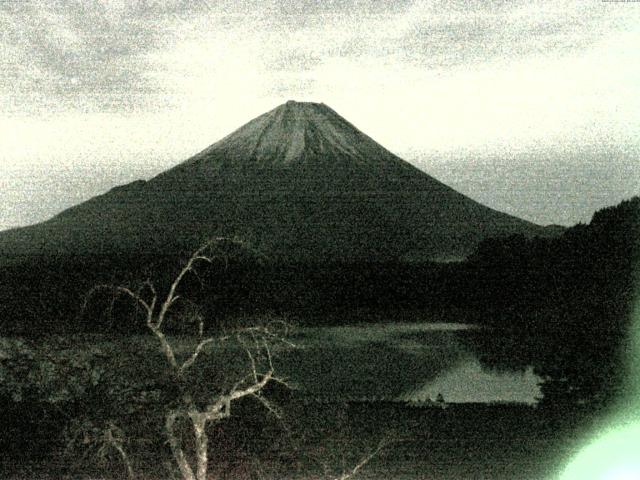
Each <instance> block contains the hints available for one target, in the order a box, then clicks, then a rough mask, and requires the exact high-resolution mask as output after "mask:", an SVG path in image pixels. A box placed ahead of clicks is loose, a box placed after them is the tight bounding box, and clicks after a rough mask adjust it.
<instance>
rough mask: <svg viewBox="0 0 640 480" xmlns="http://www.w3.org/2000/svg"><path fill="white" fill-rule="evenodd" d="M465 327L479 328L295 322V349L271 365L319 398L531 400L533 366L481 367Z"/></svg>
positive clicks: (534, 379)
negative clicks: (511, 368)
mask: <svg viewBox="0 0 640 480" xmlns="http://www.w3.org/2000/svg"><path fill="white" fill-rule="evenodd" d="M471 332H473V333H474V334H475V335H477V334H481V335H482V334H483V332H482V330H480V329H479V328H478V327H477V326H474V325H468V324H459V323H431V324H430V323H422V324H416V323H412V324H387V323H385V324H366V325H361V326H344V327H317V328H313V327H307V328H300V329H299V330H298V331H297V332H296V333H295V334H294V337H293V339H292V340H293V342H294V343H295V344H296V345H297V346H298V348H297V349H296V350H294V351H291V352H286V353H284V354H283V356H282V357H281V358H280V359H279V363H278V365H277V368H278V369H279V371H280V373H281V375H284V376H286V377H288V378H290V380H291V381H292V382H293V383H294V384H296V385H298V386H299V387H300V388H301V390H303V391H304V392H306V393H307V394H309V395H310V396H312V397H315V398H318V399H325V400H330V399H359V400H365V399H371V400H372V399H381V400H404V401H409V402H418V403H419V402H422V401H425V400H428V399H432V400H435V399H436V396H437V395H438V394H441V395H442V396H443V397H444V400H445V401H447V402H451V403H465V402H518V403H528V404H533V403H535V402H536V399H537V398H538V397H539V396H540V388H539V386H538V383H539V382H540V378H539V377H538V376H536V375H535V374H534V373H533V371H532V369H531V368H529V369H526V370H524V371H519V372H518V371H504V370H500V371H494V370H490V369H488V368H485V367H484V366H483V365H482V364H481V362H480V360H479V359H478V357H477V355H476V354H475V353H474V352H472V351H471V349H470V348H469V346H468V343H465V342H464V337H463V336H464V335H467V334H469V333H471ZM486 334H487V335H489V334H490V333H489V332H486ZM492 334H495V333H492Z"/></svg>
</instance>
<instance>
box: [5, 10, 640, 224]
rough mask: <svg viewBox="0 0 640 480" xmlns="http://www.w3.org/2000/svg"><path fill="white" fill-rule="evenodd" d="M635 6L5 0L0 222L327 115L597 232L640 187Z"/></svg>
mask: <svg viewBox="0 0 640 480" xmlns="http://www.w3.org/2000/svg"><path fill="white" fill-rule="evenodd" d="M639 20H640V3H634V2H601V1H590V2H573V1H570V2H561V1H550V2H546V1H544V2H518V1H453V0H452V1H431V2H419V1H394V2H379V1H373V0H369V1H357V2H347V1H341V0H336V1H331V2H315V1H311V0H309V1H298V2H293V1H282V0H281V1H278V0H273V1H268V2H258V1H244V2H233V1H216V2H213V1H204V0H199V1H197V0H194V1H186V0H174V1H164V2H160V1H153V0H147V1H143V0H140V1H123V0H121V1H116V0H112V1H98V0H87V1H71V0H49V1H47V2H36V1H28V0H26V1H25V0H20V1H12V0H8V1H7V0H5V1H3V2H0V55H1V57H0V58H1V60H0V61H1V62H2V68H0V145H2V148H1V149H0V202H1V203H2V205H3V209H2V210H1V211H0V229H5V228H10V227H14V226H20V225H26V224H30V223H34V222H38V221H41V220H44V219H47V218H49V217H50V216H52V215H53V214H55V213H57V212H59V211H61V210H62V209H64V208H66V207H68V206H71V205H74V204H77V203H79V202H81V201H83V200H86V199H88V198H90V197H92V196H94V195H96V194H99V193H103V192H104V191H105V190H107V189H109V188H111V187H113V186H115V185H118V184H122V183H125V182H129V181H132V180H135V179H138V178H149V177H150V176H153V175H155V174H157V173H159V172H161V171H163V170H165V169H166V168H168V167H170V166H173V165H175V164H177V163H179V162H180V161H183V160H185V159H186V158H187V157H189V156H190V155H192V154H194V153H196V152H198V151H200V150H202V149H203V148H205V147H206V146H208V145H209V144H211V143H213V142H215V141H216V140H218V139H220V138H221V137H223V136H224V135H226V134H228V133H229V132H231V131H232V130H234V129H235V128H237V127H239V126H240V125H242V124H243V123H245V122H247V121H248V120H250V119H251V118H253V117H255V116H257V115H259V114H261V113H263V112H265V111H267V110H269V109H271V108H273V107H275V106H277V105H278V104H280V103H283V102H284V101H286V100H288V99H296V100H311V101H318V102H324V103H326V104H327V105H330V106H331V107H332V108H333V109H335V110H336V111H337V112H338V113H340V114H341V115H342V116H344V117H345V118H347V119H348V120H349V121H351V122H353V123H354V124H355V125H356V126H357V127H358V128H359V129H361V130H363V131H364V132H365V133H367V134H368V135H370V136H372V137H373V138H374V139H375V140H376V141H378V142H380V143H381V144H382V145H384V146H385V147H387V148H389V149H390V150H392V151H393V152H394V153H396V154H398V155H400V156H401V157H403V158H404V159H406V160H408V161H410V162H412V163H414V164H415V165H416V166H418V167H419V168H421V169H423V170H425V171H426V172H427V173H429V174H430V175H433V176H435V177H436V178H438V179H440V180H441V181H443V182H445V183H447V184H448V185H450V186H451V187H453V188H455V189H457V190H459V191H460V192H462V193H465V194H467V195H469V196H471V197H472V198H473V199H475V200H478V201H480V202H482V203H484V204H486V205H488V206H490V207H493V208H496V209H498V210H501V211H505V212H507V213H510V214H513V215H516V216H519V217H521V218H524V219H527V220H531V221H534V222H536V223H540V224H549V223H559V224H565V225H570V224H573V223H576V222H579V221H583V222H585V221H588V220H589V218H590V216H591V214H592V213H593V211H594V210H596V209H598V208H602V207H604V206H607V205H611V204H614V203H617V202H619V201H620V200H621V199H623V198H628V197H630V196H632V195H634V194H638V193H640V191H639V190H640V188H639V185H640V168H638V164H639V162H638V160H639V159H638V156H639V155H638V154H639V152H640V135H639V134H640V122H639V121H638V120H640V118H639V117H640V51H639V50H638V48H637V46H638V45H639V44H640V21H639Z"/></svg>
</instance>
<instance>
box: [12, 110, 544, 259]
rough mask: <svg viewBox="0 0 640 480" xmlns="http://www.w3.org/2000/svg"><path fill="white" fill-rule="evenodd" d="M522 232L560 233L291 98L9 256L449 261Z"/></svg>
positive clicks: (34, 234) (16, 235)
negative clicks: (204, 246) (232, 250)
mask: <svg viewBox="0 0 640 480" xmlns="http://www.w3.org/2000/svg"><path fill="white" fill-rule="evenodd" d="M496 188H500V187H499V186H496ZM514 233H521V234H524V235H526V236H534V235H547V234H550V233H551V232H549V231H548V230H546V229H545V228H544V227H541V226H538V225H535V224H532V223H529V222H526V221H524V220H521V219H518V218H515V217H513V216H510V215H507V214H504V213H501V212H498V211H496V210H493V209H491V208H488V207H486V206H483V205H481V204H479V203H477V202H475V201H473V200H471V199H470V198H468V197H466V196H464V195H462V194H460V193H458V192H456V191H455V190H453V189H451V188H449V187H448V186H446V185H444V184H443V183H441V182H439V181H438V180H436V179H434V178H432V177H430V176H429V175H427V174H426V173H424V172H422V171H420V170H418V169H417V168H415V167H413V166H412V165H410V164H409V163H407V162H405V161H404V160H402V159H401V158H399V157H397V156H396V155H394V154H393V153H391V152H390V151H388V150H386V149H385V148H384V147H382V146H381V145H379V144H378V143H376V142H375V141H374V140H372V139H371V138H369V137H368V136H367V135H365V134H364V133H362V132H360V131H359V130H358V129H357V128H356V127H354V126H353V125H352V124H351V123H349V122H348V121H347V120H345V119H344V118H342V117H341V116H340V115H338V114H337V113H336V112H335V111H333V110H332V109H331V108H329V107H327V106H326V105H324V104H318V103H306V102H305V103H301V102H293V101H289V102H287V103H286V104H283V105H281V106H279V107H277V108H275V109H273V110H271V111H269V112H267V113H265V114H263V115H261V116H259V117H257V118H255V119H254V120H252V121H250V122H249V123H247V124H246V125H244V126H242V127H241V128H239V129H238V130H236V131H235V132H233V133H231V134H230V135H228V136H227V137H225V138H223V139H222V140H220V141H218V142H217V143H214V144H213V145H211V146H210V147H208V148H206V149H205V150H203V151H202V152H200V153H198V154H197V155H195V156H193V157H192V158H190V159H188V160H186V161H184V162H183V163H181V164H179V165H177V166H175V167H174V168H172V169H170V170H168V171H166V172H164V173H161V174H160V175H158V176H156V177H155V178H152V179H151V180H149V181H136V182H133V183H130V184H128V185H124V186H120V187H116V188H114V189H112V190H110V191H109V192H107V193H105V194H104V195H100V196H98V197H95V198H92V199H91V200H89V201H87V202H84V203H82V204H80V205H77V206H75V207H72V208H70V209H68V210H66V211H64V212H62V213H60V214H59V215H57V216H55V217H53V218H52V219H50V220H48V221H46V222H43V223H40V224H38V225H34V226H30V227H25V228H21V229H15V230H10V231H7V232H3V233H1V234H0V257H1V258H2V259H3V261H4V262H10V261H12V260H13V261H15V260H21V259H24V258H35V257H43V258H52V257H55V256H64V255H69V254H72V255H82V254H91V255H95V254H104V255H114V254H126V253H130V254H136V253H138V254H144V253H148V254H151V255H156V254H167V255H170V254H173V253H175V252H177V251H181V250H183V249H189V248H193V247H194V246H195V245H196V244H198V243H200V242H202V241H203V239H205V238H207V237H212V236H238V237H241V238H244V239H246V240H248V241H249V242H250V243H252V244H253V245H254V246H255V247H256V248H258V249H260V250H261V251H262V252H263V253H265V254H266V255H267V256H269V257H271V258H273V259H287V260H295V261H327V260H337V261H345V260H346V261H355V260H371V261H383V260H398V259H401V260H427V259H431V260H445V259H454V258H462V257H465V256H467V255H468V254H469V253H471V252H472V251H473V249H474V248H475V246H476V245H477V244H478V243H479V242H480V241H481V240H483V239H484V238H487V237H499V236H504V235H509V234H514ZM554 233H555V231H554Z"/></svg>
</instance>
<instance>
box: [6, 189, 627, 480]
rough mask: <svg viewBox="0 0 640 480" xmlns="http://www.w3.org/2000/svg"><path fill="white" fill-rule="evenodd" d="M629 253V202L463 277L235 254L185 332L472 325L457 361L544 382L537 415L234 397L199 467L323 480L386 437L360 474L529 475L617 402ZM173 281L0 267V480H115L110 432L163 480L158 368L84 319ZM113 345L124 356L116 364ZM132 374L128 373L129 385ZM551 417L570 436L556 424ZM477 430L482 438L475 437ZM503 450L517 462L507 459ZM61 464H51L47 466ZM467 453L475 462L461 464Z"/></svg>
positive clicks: (115, 313)
mask: <svg viewBox="0 0 640 480" xmlns="http://www.w3.org/2000/svg"><path fill="white" fill-rule="evenodd" d="M639 239H640V198H634V199H632V200H629V201H626V202H623V203H622V204H620V205H618V206H615V207H611V208H607V209H604V210H601V211H599V212H597V213H596V214H595V215H594V217H593V219H592V221H591V222H590V223H589V224H588V225H577V226H575V227H573V228H570V229H568V230H567V231H566V232H565V233H564V234H563V235H561V236H559V237H557V238H535V239H527V238H525V237H524V236H514V237H509V238H506V239H499V240H486V241H484V242H482V243H481V244H480V246H479V248H478V249H477V251H476V252H475V254H474V255H473V256H472V257H470V258H469V259H468V260H467V261H465V262H460V263H448V264H433V263H401V262H386V263H351V264H346V263H339V264H338V263H330V262H329V263H324V264H300V263H291V264H282V263H278V264H275V263H274V262H271V261H270V259H269V258H260V257H259V256H257V255H256V254H255V253H254V252H246V251H245V250H240V249H238V250H235V249H233V248H235V247H231V248H232V250H229V251H228V252H227V255H226V257H227V258H228V259H229V261H228V262H222V263H220V264H215V265H211V266H210V267H209V268H207V269H205V270H203V271H202V272H201V275H200V277H199V278H198V277H195V276H194V277H190V278H189V279H186V280H185V284H184V289H185V291H189V292H191V293H190V295H189V298H190V300H191V302H192V303H189V304H184V305H183V306H182V307H181V309H182V310H180V311H179V312H178V314H179V315H180V316H181V318H187V317H188V316H189V308H195V307H194V306H197V308H198V313H199V314H200V315H201V316H202V317H203V318H207V319H210V323H208V324H207V325H206V326H205V329H206V330H207V331H217V330H219V329H220V328H221V326H222V325H223V324H229V323H233V322H238V321H241V320H242V319H246V318H258V317H264V316H271V317H276V318H281V317H287V318H289V319H290V320H291V321H293V322H296V323H302V324H305V323H307V324H312V325H319V324H347V323H349V322H352V321H358V322H363V321H372V322H374V321H375V322H380V321H389V322H391V321H397V320H398V319H401V320H403V321H410V320H414V321H448V322H451V321H460V322H468V323H477V324H481V325H484V326H485V327H486V328H487V329H490V330H491V331H492V334H491V335H486V334H484V335H477V336H476V335H473V334H472V333H465V337H464V338H465V341H466V342H467V344H468V346H469V348H470V349H473V350H474V351H475V352H476V353H477V354H478V355H479V356H480V358H481V359H482V361H483V363H484V364H485V365H486V366H487V368H496V369H507V370H514V369H515V370H517V369H524V368H526V367H527V366H533V367H534V369H535V371H536V373H538V374H539V375H540V376H541V377H542V379H543V380H544V382H543V384H542V392H543V398H542V401H541V405H540V406H541V408H537V409H531V408H529V407H516V406H513V407H505V406H502V407H498V406H493V407H488V406H484V407H481V406H475V407H473V409H472V410H465V409H462V408H460V407H456V408H452V409H448V410H446V411H439V410H434V409H409V408H408V407H406V406H403V405H400V404H379V405H369V404H367V405H365V404H357V405H355V404H354V405H341V404H339V403H337V404H335V405H327V406H319V405H317V404H314V405H313V406H312V407H309V406H305V405H304V402H303V401H302V399H301V398H299V394H298V393H297V392H293V393H292V392H289V391H286V390H283V389H280V388H279V387H278V386H275V387H272V388H271V390H270V391H268V392H267V393H266V396H267V397H269V398H273V399H275V400H276V401H277V402H279V404H280V405H281V406H283V408H282V411H284V412H285V413H286V415H284V420H282V419H277V418H275V416H273V415H265V414H264V411H263V410H260V411H259V412H258V410H259V409H261V408H262V407H261V406H260V405H259V404H257V403H256V402H254V401H252V400H251V399H247V400H246V401H245V400H242V403H241V405H240V406H239V407H238V408H239V410H238V415H234V416H233V417H232V418H230V419H228V421H227V422H224V423H222V424H220V425H216V426H215V428H214V430H215V431H212V433H211V434H210V437H211V438H212V440H211V444H212V448H211V457H210V461H211V465H212V467H211V468H212V469H213V470H215V469H216V468H217V469H218V470H217V473H218V475H219V477H220V478H259V477H257V475H258V473H256V472H257V471H259V470H260V469H262V470H260V471H262V473H263V474H264V475H265V477H267V478H269V477H271V478H283V477H282V472H285V471H286V472H293V473H294V474H295V473H296V472H298V474H299V478H312V477H311V476H310V475H311V474H310V472H313V475H316V477H315V478H329V477H327V471H325V470H327V469H328V471H329V473H330V474H332V475H334V476H335V475H336V469H338V470H339V465H341V464H345V465H349V464H353V462H354V461H355V460H357V458H356V457H358V455H360V454H361V452H366V451H368V450H370V449H371V448H373V447H375V440H376V439H378V438H381V437H382V436H385V435H390V436H391V438H395V439H400V440H402V441H401V442H400V443H399V444H398V446H397V447H394V448H393V449H392V450H391V451H390V452H391V453H388V455H389V456H388V457H384V458H382V459H379V460H376V459H374V460H372V462H371V469H372V471H376V468H377V467H376V465H378V466H379V462H382V461H384V462H387V465H394V466H395V467H394V468H399V469H400V470H399V471H401V469H402V468H408V467H406V465H408V464H411V465H413V467H411V468H414V469H420V468H422V469H423V471H427V472H429V471H430V472H431V473H432V475H433V477H434V478H456V476H455V472H454V470H455V468H458V469H459V470H458V473H460V475H462V476H464V475H470V473H469V472H472V471H473V472H477V471H478V469H481V470H482V472H484V476H486V477H487V478H527V476H522V477H518V472H515V471H510V470H509V468H512V469H513V468H514V467H509V466H508V465H515V464H519V465H520V467H522V466H523V465H524V466H526V468H525V471H526V472H530V473H531V476H530V477H528V478H539V474H540V472H541V471H542V470H544V469H546V468H551V465H550V464H546V465H542V464H541V463H540V462H538V463H536V462H534V461H533V460H532V459H534V458H537V459H539V460H540V459H542V458H544V459H546V460H545V462H550V461H551V460H549V459H554V458H555V456H556V455H557V454H558V452H557V450H555V449H557V448H558V445H556V444H554V440H553V439H560V438H563V437H562V434H561V433H559V432H561V430H562V428H566V429H567V431H571V428H573V426H574V425H573V424H571V420H569V419H568V418H573V417H574V416H579V415H578V413H579V412H583V411H584V412H594V411H598V410H599V409H602V408H604V407H606V406H607V405H609V404H610V403H611V402H612V401H614V400H616V399H619V398H620V397H621V395H623V394H624V385H625V377H624V375H625V366H624V361H623V355H624V353H625V351H626V350H628V342H629V330H630V321H631V315H630V314H631V308H632V302H633V300H634V293H636V292H637V282H636V281H637V279H638V272H639V271H640V269H639V265H640V261H639V260H640V248H639V245H638V241H639ZM186 253H187V252H186V251H185V256H186ZM176 268H177V267H176V265H175V258H158V257H153V258H150V257H147V256H145V255H139V256H137V257H134V258H123V257H115V258H114V257H108V256H103V257H95V256H94V257H88V256H84V257H76V258H74V257H72V256H67V257H61V258H56V259H46V260H44V259H40V260H38V261H37V262H32V263H23V264H20V265H13V266H9V267H5V268H3V269H2V270H0V285H2V289H0V308H2V311H1V312H0V332H1V333H2V335H3V336H4V337H10V336H12V337H15V336H21V337H22V340H20V341H19V342H18V343H15V342H16V341H15V340H12V342H13V343H11V342H9V343H2V344H0V367H1V368H0V404H1V405H2V410H1V412H2V413H1V414H0V415H1V418H0V424H2V425H3V427H4V432H5V433H4V434H3V435H0V451H2V452H3V453H4V454H5V455H4V458H5V464H4V465H3V468H4V470H5V471H6V474H7V475H8V474H9V473H11V472H15V471H19V472H21V473H22V474H24V469H25V468H26V467H25V465H27V464H28V462H34V463H35V464H37V463H38V462H40V463H41V464H42V463H44V464H48V465H50V466H51V465H55V464H61V465H60V473H61V474H62V473H68V474H74V473H77V472H85V473H87V474H92V473H93V474H96V475H97V474H99V473H102V472H104V471H105V467H104V465H110V467H109V468H108V469H107V470H110V471H112V472H113V476H114V478H118V477H122V476H123V475H124V472H125V470H124V467H123V466H122V465H123V463H122V461H121V459H119V457H118V452H117V450H115V449H114V448H113V442H112V444H111V447H110V448H103V447H104V445H105V438H106V437H105V435H106V433H105V432H111V438H116V439H121V440H118V441H119V442H120V444H121V445H122V446H123V447H126V449H127V451H128V452H129V455H130V458H131V462H132V463H133V464H134V465H135V466H140V465H146V466H147V468H151V467H153V468H151V470H153V469H155V471H154V472H153V473H154V474H155V475H156V476H157V478H168V475H169V474H168V472H169V470H168V468H169V467H168V466H166V465H164V464H162V463H161V462H158V461H157V459H158V458H170V454H169V453H168V450H167V449H168V447H167V445H166V443H165V438H164V436H163V434H162V431H161V430H160V428H161V426H162V420H161V416H162V411H163V408H164V407H163V406H166V396H167V395H172V392H171V390H170V385H167V384H166V382H165V381H164V380H163V378H164V377H163V375H162V372H158V370H157V367H156V365H157V363H156V362H155V361H154V360H153V359H154V357H153V355H160V353H155V354H154V353H152V354H149V352H148V351H146V350H145V349H148V348H151V347H150V345H147V344H144V345H143V344H139V343H136V342H137V340H136V337H134V336H132V334H134V333H143V332H144V322H143V319H142V316H141V315H140V312H139V311H138V310H136V309H135V308H134V306H132V304H131V302H128V301H124V299H118V300H116V301H113V299H109V298H106V297H105V298H103V299H102V300H100V299H98V300H97V301H95V302H92V303H89V304H87V305H86V307H85V308H84V309H83V308H82V307H83V305H84V304H85V300H86V294H87V292H88V291H89V290H90V289H91V288H92V287H93V286H95V285H96V284H104V283H108V284H114V285H123V284H133V283H135V282H139V280H140V279H146V278H153V279H156V280H157V285H158V288H159V290H162V289H163V288H164V289H165V290H166V288H168V286H169V284H170V282H171V279H172V278H174V277H175V274H176ZM168 321H169V322H170V321H171V319H169V320H168ZM169 327H170V330H171V332H172V333H174V334H180V333H186V332H185V331H183V330H181V329H184V328H192V327H193V326H189V325H187V326H186V327H185V326H184V323H183V322H180V323H179V322H175V323H174V324H173V325H169ZM53 334H59V335H61V336H54V335H53ZM71 334H73V335H74V336H72V335H71ZM81 334H82V335H81ZM96 334H100V335H99V336H96ZM38 337H40V338H38ZM94 339H95V342H94ZM98 339H99V340H98ZM109 339H113V342H114V343H113V344H110V343H109ZM7 342H8V341H7ZM122 342H125V343H126V342H129V343H130V345H129V347H128V348H126V349H125V350H126V355H122V351H121V350H122V348H121V346H122ZM34 345H41V346H40V347H38V348H36V347H34ZM42 345H44V346H42ZM78 345H84V346H85V347H86V348H84V347H83V348H80V349H78ZM91 345H93V346H91ZM117 345H120V347H117V349H118V352H119V353H118V354H116V353H114V350H113V348H116V346H117ZM54 352H55V354H54ZM61 352H62V356H61ZM65 352H66V354H65ZM78 352H82V354H79V353H78ZM114 362H115V363H114ZM132 366H135V371H129V373H126V372H127V369H131V368H132ZM123 371H125V373H122V372H123ZM202 373H203V375H204V374H205V373H207V372H202ZM214 373H215V372H214ZM208 374H212V372H208ZM132 379H135V381H132ZM193 381H194V382H195V383H196V384H197V383H198V382H203V381H204V380H203V379H198V378H194V379H193ZM469 408H470V407H469ZM323 409H324V410H323ZM328 409H332V410H331V411H328ZM573 414H575V415H573ZM480 417H481V418H482V421H480V420H479V418H480ZM372 418H373V419H376V420H375V421H372V420H371V419H372ZM561 418H564V420H563V421H564V422H568V423H566V424H564V425H563V424H560V423H559V422H560V419H561ZM340 419H342V420H340ZM112 421H113V422H115V423H113V428H112V427H111V426H110V425H111V424H110V423H109V422H112ZM339 421H343V422H345V423H344V425H345V426H344V428H343V427H341V426H340V425H339V424H338V423H336V422H339ZM334 423H335V425H334ZM510 426H511V427H510ZM367 428H369V429H373V430H375V431H366V432H365V431H364V430H366V429H367ZM479 428H480V429H485V430H486V431H482V432H481V433H477V434H476V433H474V432H480V430H478V429H479ZM551 431H552V432H553V435H551V434H550V432H551ZM398 432H401V433H398ZM505 435H506V436H505ZM509 435H513V438H511V437H509ZM187 437H188V436H187V435H186V436H185V439H186V438H187ZM486 438H489V439H494V440H490V441H486ZM185 441H187V440H185ZM367 442H368V443H367ZM557 442H559V441H557ZM116 443H117V442H116ZM344 445H349V448H348V449H345V448H344ZM508 445H511V447H510V448H511V449H509V448H507V446H508ZM514 445H515V446H519V447H520V448H521V450H520V451H514V450H513V448H514ZM525 445H531V446H530V447H525ZM564 445H565V448H566V444H564ZM65 449H66V450H67V451H68V455H69V456H68V457H64V458H65V460H63V461H62V462H60V461H59V460H53V459H58V458H61V457H59V455H60V454H61V452H64V451H65ZM354 452H355V453H354ZM465 452H466V453H465ZM83 455H85V457H84V459H83ZM349 455H351V456H352V457H353V458H351V457H349ZM474 455H475V456H477V458H476V460H474V461H472V462H471V460H468V459H469V458H472V459H473V458H475V457H474ZM345 456H346V457H349V458H345ZM465 458H466V459H467V460H464V459H465ZM7 459H8V460H7ZM354 459H355V460H354ZM465 461H467V462H471V464H469V465H467V464H466V463H465ZM101 462H102V463H101ZM376 462H378V464H376ZM403 462H404V463H403ZM483 462H487V463H486V464H484V463H483ZM501 462H502V463H501ZM518 462H519V463H518ZM551 463H553V462H552V461H551ZM213 465H216V467H213ZM402 465H405V467H402ZM452 465H458V466H457V467H455V468H454V467H452ZM465 465H467V466H466V467H465ZM150 466H151V467H150ZM34 468H36V467H34ZM48 468H49V467H48ZM119 468H122V470H118V469H119ZM447 468H449V469H450V470H447ZM465 468H468V469H469V470H468V471H466V472H465V470H464V469H465ZM500 468H502V471H499V470H500ZM527 468H528V469H529V470H527ZM429 469H431V470H429ZM460 469H461V470H460ZM496 469H498V470H496ZM541 469H542V470H541ZM225 472H226V473H225ZM250 472H253V473H250ZM305 472H306V474H307V475H306V476H305V475H304V474H303V473H305ZM447 472H449V473H447ZM451 472H453V473H451ZM512 474H513V475H512ZM224 475H227V477H225V476H224ZM527 475H528V474H527ZM363 476H364V474H363ZM479 476H482V475H479ZM294 477H295V475H294ZM364 478H366V476H364ZM408 478H410V477H408ZM416 478H420V477H416ZM458 478H459V477H458Z"/></svg>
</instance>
